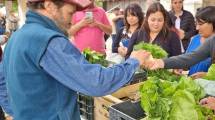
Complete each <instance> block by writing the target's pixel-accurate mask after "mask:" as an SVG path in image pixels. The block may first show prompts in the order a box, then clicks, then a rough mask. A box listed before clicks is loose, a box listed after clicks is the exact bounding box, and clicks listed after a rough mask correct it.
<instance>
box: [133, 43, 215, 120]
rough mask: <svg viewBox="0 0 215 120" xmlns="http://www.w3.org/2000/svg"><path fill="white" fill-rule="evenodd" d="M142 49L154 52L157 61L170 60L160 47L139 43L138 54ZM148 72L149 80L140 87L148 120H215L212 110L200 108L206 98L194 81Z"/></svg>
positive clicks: (142, 102)
mask: <svg viewBox="0 0 215 120" xmlns="http://www.w3.org/2000/svg"><path fill="white" fill-rule="evenodd" d="M140 49H143V50H146V51H148V52H151V54H152V56H153V58H156V59H162V58H166V57H167V56H168V54H167V53H166V51H165V50H163V49H162V48H161V47H159V46H157V45H153V44H149V43H139V44H138V45H136V46H134V50H140ZM147 72H148V80H147V81H145V82H144V83H143V84H142V86H141V87H140V94H141V106H142V108H143V109H144V111H145V112H146V115H147V118H144V119H147V120H207V119H208V118H211V120H215V117H214V116H213V112H212V111H211V110H208V109H206V108H204V107H202V106H201V105H199V100H200V99H201V98H203V97H204V96H205V94H204V91H203V89H202V88H201V87H200V86H199V85H198V84H196V83H195V82H194V81H193V80H192V79H191V78H188V77H185V76H177V75H175V74H173V73H172V72H170V71H168V70H165V69H160V70H156V71H150V70H148V71H147ZM213 73H214V72H213ZM211 77H212V76H211Z"/></svg>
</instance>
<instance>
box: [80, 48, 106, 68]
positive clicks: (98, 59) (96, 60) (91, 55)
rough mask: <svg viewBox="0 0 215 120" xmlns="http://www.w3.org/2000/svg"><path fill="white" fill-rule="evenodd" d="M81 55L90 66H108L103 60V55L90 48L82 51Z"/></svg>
mask: <svg viewBox="0 0 215 120" xmlns="http://www.w3.org/2000/svg"><path fill="white" fill-rule="evenodd" d="M83 55H84V56H85V58H86V59H87V60H88V61H89V62H90V63H92V64H101V65H102V66H104V67H107V66H108V65H109V61H107V60H105V55H104V54H101V53H98V52H96V51H94V50H91V49H90V48H86V49H84V51H83Z"/></svg>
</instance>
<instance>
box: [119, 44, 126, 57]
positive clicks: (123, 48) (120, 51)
mask: <svg viewBox="0 0 215 120" xmlns="http://www.w3.org/2000/svg"><path fill="white" fill-rule="evenodd" d="M127 50H128V48H127V47H124V46H120V47H118V53H119V54H120V55H121V56H123V57H125V55H126V54H127Z"/></svg>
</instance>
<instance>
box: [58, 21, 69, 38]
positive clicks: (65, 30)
mask: <svg viewBox="0 0 215 120" xmlns="http://www.w3.org/2000/svg"><path fill="white" fill-rule="evenodd" d="M54 22H55V24H56V25H57V26H58V28H59V29H60V30H61V31H62V32H63V34H64V35H66V36H67V37H68V36H69V33H68V29H69V28H68V29H67V28H66V27H65V26H64V23H63V21H62V20H58V19H55V20H54Z"/></svg>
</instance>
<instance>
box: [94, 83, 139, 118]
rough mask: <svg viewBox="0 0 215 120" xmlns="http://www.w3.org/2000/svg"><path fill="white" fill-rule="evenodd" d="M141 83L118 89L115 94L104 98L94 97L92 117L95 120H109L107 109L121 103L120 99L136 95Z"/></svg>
mask: <svg viewBox="0 0 215 120" xmlns="http://www.w3.org/2000/svg"><path fill="white" fill-rule="evenodd" d="M141 84H142V83H137V84H133V85H129V86H126V87H123V88H121V89H119V90H118V91H117V92H115V93H113V94H111V95H106V96H104V97H95V98H94V106H95V109H94V116H95V120H109V112H108V108H109V106H111V105H114V104H117V103H120V102H123V101H122V100H120V98H124V97H132V96H134V94H137V92H138V90H139V86H140V85H141ZM132 98H133V97H132Z"/></svg>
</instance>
